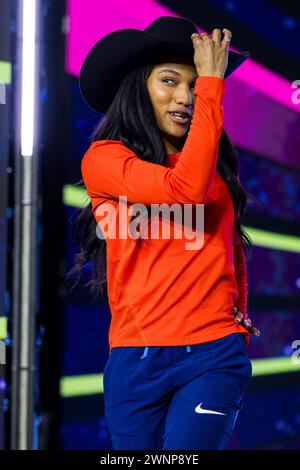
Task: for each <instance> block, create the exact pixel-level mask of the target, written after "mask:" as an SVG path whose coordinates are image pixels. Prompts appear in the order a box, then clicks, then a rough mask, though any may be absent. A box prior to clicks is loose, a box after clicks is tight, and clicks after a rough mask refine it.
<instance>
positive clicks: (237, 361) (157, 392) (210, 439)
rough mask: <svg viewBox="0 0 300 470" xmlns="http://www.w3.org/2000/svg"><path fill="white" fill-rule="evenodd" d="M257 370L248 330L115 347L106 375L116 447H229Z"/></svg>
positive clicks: (106, 399) (106, 396)
mask: <svg viewBox="0 0 300 470" xmlns="http://www.w3.org/2000/svg"><path fill="white" fill-rule="evenodd" d="M251 375H252V365H251V361H250V359H249V356H248V351H247V346H246V344H245V340H244V335H243V334H242V333H232V334H230V335H227V336H225V337H223V338H221V339H218V340H214V341H210V342H208V343H201V344H194V345H185V346H149V347H147V346H146V347H143V346H129V347H113V348H112V349H111V354H110V356H109V358H108V361H107V363H106V366H105V369H104V375H103V381H104V405H105V416H106V419H107V424H108V429H109V432H110V437H111V442H112V447H113V449H122V450H129V449H130V450H132V449H134V450H140V449H142V450H176V449H190V450H204V449H205V450H211V449H225V448H226V444H227V443H228V440H229V438H230V436H231V434H232V431H233V428H234V425H235V422H236V419H237V416H238V412H239V411H240V409H241V408H242V406H243V395H244V392H245V390H246V388H247V386H248V384H249V382H250V379H251Z"/></svg>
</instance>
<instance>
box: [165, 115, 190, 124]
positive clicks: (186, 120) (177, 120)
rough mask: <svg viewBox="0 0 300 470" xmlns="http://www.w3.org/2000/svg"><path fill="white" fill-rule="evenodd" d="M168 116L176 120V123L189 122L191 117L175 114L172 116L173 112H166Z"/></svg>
mask: <svg viewBox="0 0 300 470" xmlns="http://www.w3.org/2000/svg"><path fill="white" fill-rule="evenodd" d="M168 114H169V116H170V118H171V119H172V121H173V122H176V124H187V123H189V122H190V120H191V118H190V117H185V118H179V117H177V116H174V114H172V113H170V112H168Z"/></svg>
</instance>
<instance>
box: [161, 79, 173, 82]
mask: <svg viewBox="0 0 300 470" xmlns="http://www.w3.org/2000/svg"><path fill="white" fill-rule="evenodd" d="M167 80H171V82H173V83H174V80H172V78H164V79H163V80H162V81H163V82H166V81H167Z"/></svg>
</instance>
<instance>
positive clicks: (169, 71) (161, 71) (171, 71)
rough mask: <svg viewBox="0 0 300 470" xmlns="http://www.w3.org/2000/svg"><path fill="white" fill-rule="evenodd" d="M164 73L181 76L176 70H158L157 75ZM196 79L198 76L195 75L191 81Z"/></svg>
mask: <svg viewBox="0 0 300 470" xmlns="http://www.w3.org/2000/svg"><path fill="white" fill-rule="evenodd" d="M164 72H165V73H174V74H175V75H178V76H181V73H179V72H177V71H176V70H172V69H164V70H160V72H158V73H159V74H161V73H164ZM197 77H198V75H195V76H194V78H193V79H192V80H195V79H196V78H197Z"/></svg>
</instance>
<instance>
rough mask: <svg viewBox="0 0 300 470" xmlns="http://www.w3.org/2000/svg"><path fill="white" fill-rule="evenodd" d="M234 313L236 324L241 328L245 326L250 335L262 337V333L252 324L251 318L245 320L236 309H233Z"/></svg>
mask: <svg viewBox="0 0 300 470" xmlns="http://www.w3.org/2000/svg"><path fill="white" fill-rule="evenodd" d="M232 313H233V315H234V318H235V321H236V323H239V324H240V325H241V326H243V327H244V328H245V329H246V330H248V331H249V332H250V333H252V334H254V335H255V336H260V331H259V330H258V329H257V328H255V327H253V326H252V322H251V320H250V318H244V316H243V314H242V312H239V310H238V309H237V308H236V307H233V308H232Z"/></svg>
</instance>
